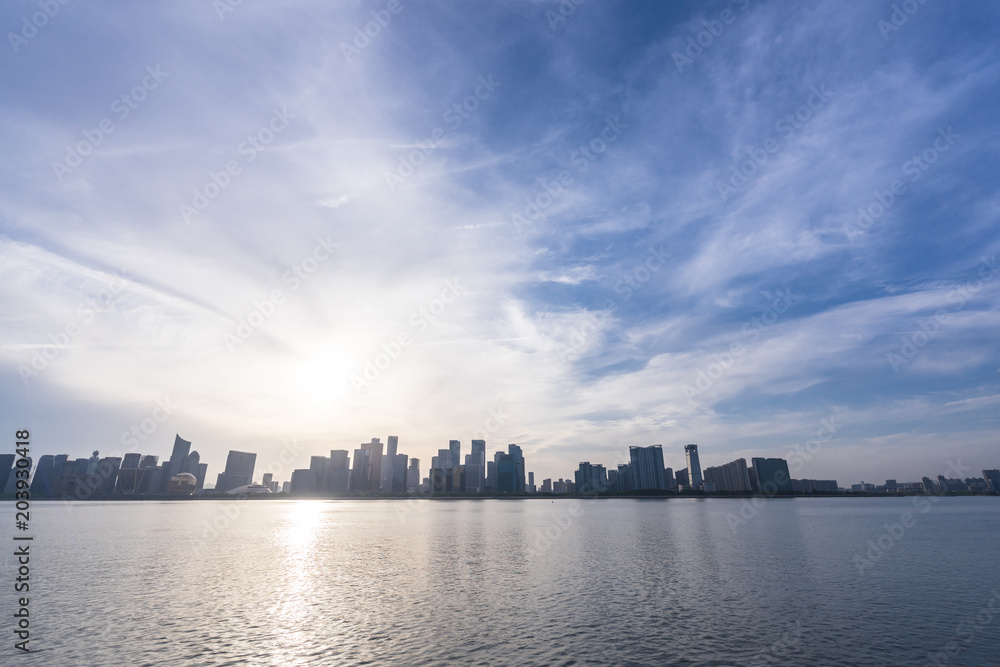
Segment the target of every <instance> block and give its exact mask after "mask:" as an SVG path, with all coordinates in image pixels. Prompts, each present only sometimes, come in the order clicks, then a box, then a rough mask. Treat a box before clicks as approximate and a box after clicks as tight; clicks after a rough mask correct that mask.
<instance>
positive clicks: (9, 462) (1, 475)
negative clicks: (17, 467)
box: [0, 454, 14, 493]
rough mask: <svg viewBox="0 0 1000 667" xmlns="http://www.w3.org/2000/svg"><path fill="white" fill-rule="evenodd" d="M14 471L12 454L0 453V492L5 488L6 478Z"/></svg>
mask: <svg viewBox="0 0 1000 667" xmlns="http://www.w3.org/2000/svg"><path fill="white" fill-rule="evenodd" d="M13 473H14V455H13V454H0V493H3V492H4V489H6V488H7V480H8V479H10V476H11V475H12V474H13Z"/></svg>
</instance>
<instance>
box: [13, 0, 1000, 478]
mask: <svg viewBox="0 0 1000 667" xmlns="http://www.w3.org/2000/svg"><path fill="white" fill-rule="evenodd" d="M0 26H3V29H4V32H5V34H6V38H5V41H6V44H4V45H3V46H2V47H0V48H2V49H3V50H4V51H3V56H2V59H3V65H2V69H0V90H2V93H0V95H2V96H0V100H2V105H3V106H2V111H0V144H2V146H3V151H4V154H5V159H4V160H3V161H2V162H0V173H2V178H0V422H2V423H3V424H4V425H5V427H4V428H5V430H6V432H7V434H8V435H7V440H8V443H9V445H10V447H11V448H12V447H13V441H14V435H13V434H14V431H15V430H16V429H22V428H28V429H30V430H31V433H32V448H33V452H34V454H35V455H36V456H37V455H41V454H56V453H67V454H69V455H70V456H71V457H83V456H89V455H90V452H91V451H93V450H99V451H100V452H101V455H102V456H103V455H119V456H120V455H121V454H122V453H124V452H128V451H140V452H142V453H148V454H158V455H159V456H160V457H161V460H163V459H165V458H167V457H168V456H169V454H170V449H171V446H172V444H173V440H174V436H175V434H180V435H181V437H183V438H185V439H187V440H190V441H192V442H193V448H194V449H196V450H198V451H199V453H200V454H201V457H202V458H201V460H202V462H207V463H208V464H209V469H208V480H209V483H211V482H212V481H214V479H215V476H216V474H217V473H219V472H221V470H222V467H223V466H224V462H225V456H226V453H227V451H228V450H230V449H236V450H241V451H251V452H257V453H258V458H257V469H256V478H257V479H259V478H260V475H261V473H264V472H273V473H274V474H275V479H279V480H287V479H288V478H289V477H290V473H291V470H292V469H293V468H298V467H308V461H309V456H310V455H319V454H326V453H328V451H329V450H331V449H349V450H353V449H354V448H355V447H357V446H358V444H359V443H361V442H367V441H369V440H370V439H371V438H372V437H380V438H381V439H382V441H383V442H385V440H386V437H387V436H388V435H397V436H398V437H399V451H400V452H401V453H406V454H409V455H410V456H414V457H418V458H420V459H421V466H422V471H424V474H426V469H427V466H428V464H429V463H430V457H431V456H432V455H434V454H436V452H437V450H438V449H439V448H444V447H447V443H448V440H451V439H458V440H461V441H462V444H463V454H464V453H466V452H467V451H468V446H469V441H470V440H471V439H473V438H483V439H485V440H486V441H487V452H488V456H492V452H494V451H497V450H505V449H506V445H507V444H508V443H517V444H519V445H521V446H522V448H523V450H524V455H525V459H526V461H527V469H528V470H529V471H534V472H535V474H536V483H540V482H541V480H542V479H543V478H550V477H551V478H555V479H558V478H570V479H571V478H572V473H573V470H574V469H575V468H576V466H577V464H578V463H579V462H580V461H591V462H593V463H603V464H605V465H607V466H614V465H617V464H618V463H622V462H625V461H626V460H627V457H628V447H629V446H633V445H642V446H645V445H652V444H662V445H663V448H664V458H665V463H666V465H668V466H671V467H673V468H675V469H679V468H683V467H684V466H685V462H684V457H683V445H684V444H687V443H697V444H698V445H699V449H700V452H701V461H702V465H703V466H710V465H720V464H723V463H726V462H728V461H731V460H733V459H735V458H739V457H745V458H747V459H749V458H751V457H754V456H781V457H786V458H788V457H794V458H795V460H796V461H797V465H796V466H795V467H793V469H792V472H793V476H794V477H797V478H809V479H836V480H838V481H839V482H840V484H841V485H849V484H851V483H857V482H859V481H860V480H864V481H867V482H877V483H881V482H882V481H884V480H885V479H887V478H895V479H898V480H899V481H918V480H919V478H920V477H921V476H923V475H928V476H931V477H936V476H937V475H938V474H943V473H945V472H946V471H947V470H948V468H949V467H950V466H951V465H952V464H953V463H958V464H959V465H960V466H961V468H960V470H961V471H963V472H966V474H964V475H962V476H963V477H968V476H973V475H978V474H979V471H980V470H981V469H983V468H997V467H1000V446H998V445H1000V423H998V416H1000V341H998V336H997V332H998V330H1000V310H998V307H1000V266H998V264H997V252H998V250H1000V234H998V226H997V223H998V219H1000V190H998V181H997V178H996V174H997V173H998V172H1000V160H998V155H1000V153H998V148H1000V132H998V124H997V121H996V119H997V103H998V100H1000V87H998V83H1000V62H998V57H997V56H998V53H997V49H998V46H1000V45H998V43H997V40H996V34H997V33H998V28H1000V6H998V5H996V4H994V3H987V2H977V3H973V2H955V3H946V2H941V1H939V0H926V1H922V0H908V1H907V2H901V3H895V4H894V3H890V2H866V3H844V2H840V1H835V0H829V1H816V0H813V1H806V2H795V3H791V2H763V1H760V0H732V1H712V2H671V3H663V2H653V1H648V2H639V1H632V2H620V1H618V2H616V1H607V2H597V1H596V0H566V1H565V2H562V3H559V2H553V1H547V0H546V1H542V0H498V1H495V2H489V3H459V2H444V1H437V0H400V1H399V2H396V1H392V2H390V1H388V0H386V1H381V0H378V1H375V2H348V1H344V2H337V3H326V2H306V1H294V0H290V1H288V2H282V3H273V2H272V3H267V2H251V1H245V2H238V1H236V0H216V1H215V2H207V1H202V2H194V1H178V2H171V3H140V4H136V3H124V2H107V3H102V4H100V5H95V4H94V3H84V2H72V1H68V2H66V3H65V4H61V3H58V2H55V1H52V2H49V3H46V2H25V1H12V2H7V3H4V5H3V7H2V9H0ZM795 452H798V453H797V454H796V453H795ZM946 476H948V477H952V476H954V475H953V474H951V473H948V474H947V475H946Z"/></svg>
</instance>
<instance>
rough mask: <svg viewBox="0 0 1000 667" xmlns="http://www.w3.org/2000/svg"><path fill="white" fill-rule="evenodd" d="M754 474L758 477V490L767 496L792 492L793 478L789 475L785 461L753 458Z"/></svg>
mask: <svg viewBox="0 0 1000 667" xmlns="http://www.w3.org/2000/svg"><path fill="white" fill-rule="evenodd" d="M751 461H752V462H753V472H754V475H756V477H757V489H758V490H759V491H760V492H761V493H763V494H766V495H769V496H773V495H774V494H776V493H791V492H792V476H791V475H790V474H789V473H788V461H786V460H785V459H765V458H757V457H755V458H753V459H751Z"/></svg>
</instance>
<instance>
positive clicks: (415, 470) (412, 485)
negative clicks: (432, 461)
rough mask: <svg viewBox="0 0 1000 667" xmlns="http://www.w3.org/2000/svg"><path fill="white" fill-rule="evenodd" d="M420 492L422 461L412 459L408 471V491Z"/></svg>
mask: <svg viewBox="0 0 1000 667" xmlns="http://www.w3.org/2000/svg"><path fill="white" fill-rule="evenodd" d="M419 490H420V459H415V458H411V459H410V466H409V468H408V469H407V471H406V491H407V492H408V493H416V492H417V491H419Z"/></svg>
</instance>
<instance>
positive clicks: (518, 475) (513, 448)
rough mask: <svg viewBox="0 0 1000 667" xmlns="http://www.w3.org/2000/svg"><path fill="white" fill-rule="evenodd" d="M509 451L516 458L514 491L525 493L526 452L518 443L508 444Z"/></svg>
mask: <svg viewBox="0 0 1000 667" xmlns="http://www.w3.org/2000/svg"><path fill="white" fill-rule="evenodd" d="M507 453H508V454H509V455H510V457H511V458H512V459H513V460H514V493H524V454H523V453H522V452H521V448H520V447H518V446H517V445H507Z"/></svg>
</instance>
